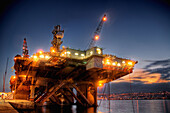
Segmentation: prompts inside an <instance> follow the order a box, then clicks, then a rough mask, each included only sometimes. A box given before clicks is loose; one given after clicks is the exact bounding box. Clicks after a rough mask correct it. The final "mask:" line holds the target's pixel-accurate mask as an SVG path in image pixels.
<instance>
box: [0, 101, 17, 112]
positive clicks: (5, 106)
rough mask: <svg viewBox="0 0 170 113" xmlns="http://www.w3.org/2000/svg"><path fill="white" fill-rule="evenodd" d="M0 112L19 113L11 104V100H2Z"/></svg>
mask: <svg viewBox="0 0 170 113" xmlns="http://www.w3.org/2000/svg"><path fill="white" fill-rule="evenodd" d="M0 113H18V111H17V110H15V109H14V108H13V107H12V106H11V104H10V103H9V101H5V100H0Z"/></svg>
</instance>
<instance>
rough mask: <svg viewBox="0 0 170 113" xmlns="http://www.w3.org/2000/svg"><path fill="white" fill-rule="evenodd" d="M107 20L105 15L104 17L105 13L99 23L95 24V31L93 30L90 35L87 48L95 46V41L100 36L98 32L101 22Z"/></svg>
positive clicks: (101, 25)
mask: <svg viewBox="0 0 170 113" xmlns="http://www.w3.org/2000/svg"><path fill="white" fill-rule="evenodd" d="M106 20H107V17H106V14H104V16H103V17H102V19H101V21H100V23H99V25H98V26H97V28H96V31H95V32H94V34H93V37H92V40H91V42H90V43H89V46H88V49H90V48H92V47H94V46H95V43H96V41H97V40H98V39H99V37H100V32H101V29H102V27H103V23H104V22H105V21H106Z"/></svg>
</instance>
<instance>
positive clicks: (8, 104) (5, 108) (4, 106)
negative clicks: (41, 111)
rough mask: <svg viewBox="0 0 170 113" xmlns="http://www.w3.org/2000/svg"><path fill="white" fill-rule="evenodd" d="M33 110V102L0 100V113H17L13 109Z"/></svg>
mask: <svg viewBox="0 0 170 113" xmlns="http://www.w3.org/2000/svg"><path fill="white" fill-rule="evenodd" d="M14 107H15V108H17V109H34V102H31V101H28V100H5V99H2V100H0V113H7V112H8V113H18V111H17V110H16V109H15V108H14Z"/></svg>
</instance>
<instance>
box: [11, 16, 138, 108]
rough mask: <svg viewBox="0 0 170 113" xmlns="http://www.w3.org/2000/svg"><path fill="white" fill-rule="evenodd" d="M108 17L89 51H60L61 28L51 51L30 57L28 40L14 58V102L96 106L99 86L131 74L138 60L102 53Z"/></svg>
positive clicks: (64, 49) (55, 34)
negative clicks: (99, 42)
mask: <svg viewBox="0 0 170 113" xmlns="http://www.w3.org/2000/svg"><path fill="white" fill-rule="evenodd" d="M106 20H107V18H106V15H104V16H103V18H102V19H101V21H100V23H99V25H98V27H97V29H96V31H95V32H94V38H93V39H92V41H91V43H90V45H89V48H88V49H87V50H76V49H71V48H68V47H64V46H63V47H62V49H61V48H60V46H61V44H62V42H63V41H62V38H63V37H64V30H61V27H60V25H57V26H55V27H54V30H53V31H52V34H53V40H52V42H51V44H52V47H51V48H50V51H49V52H45V51H42V50H41V51H38V52H37V53H34V54H33V55H32V56H29V55H28V49H27V42H26V38H25V39H24V42H23V54H22V55H16V56H15V57H14V62H15V64H14V69H15V75H14V76H11V79H10V85H11V86H10V88H11V91H12V92H13V94H14V99H25V100H31V101H34V102H35V103H36V104H40V105H43V104H44V103H55V104H59V105H61V104H65V105H75V104H76V105H81V106H86V107H87V106H97V87H98V85H101V84H104V83H108V82H111V81H113V80H116V79H118V78H120V77H122V76H125V75H127V74H130V73H132V71H133V68H134V65H135V64H136V63H137V61H133V60H130V59H125V58H118V57H116V56H114V55H110V54H109V55H108V54H103V50H102V48H100V47H96V46H95V41H96V40H98V39H99V35H100V32H101V29H102V26H103V23H104V22H105V21H106Z"/></svg>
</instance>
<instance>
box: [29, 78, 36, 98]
mask: <svg viewBox="0 0 170 113" xmlns="http://www.w3.org/2000/svg"><path fill="white" fill-rule="evenodd" d="M30 90H31V92H30V100H34V94H35V86H34V77H32V80H31V86H30Z"/></svg>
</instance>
